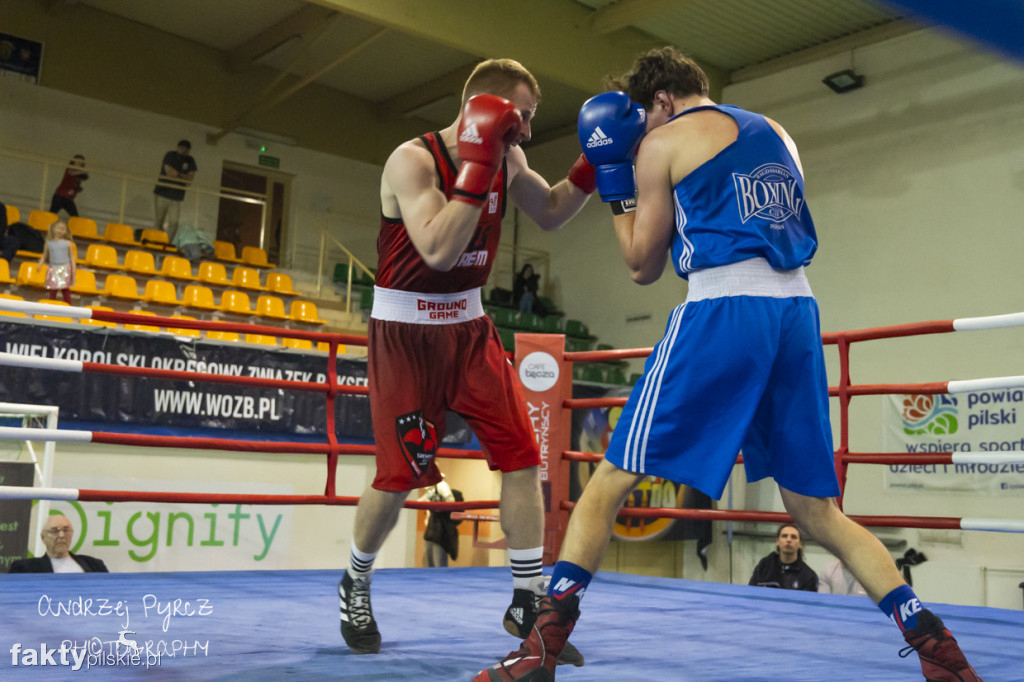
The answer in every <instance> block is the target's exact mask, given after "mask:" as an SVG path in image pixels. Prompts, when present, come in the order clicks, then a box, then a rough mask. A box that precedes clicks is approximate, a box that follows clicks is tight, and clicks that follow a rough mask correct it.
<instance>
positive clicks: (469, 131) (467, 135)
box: [459, 123, 484, 144]
mask: <svg viewBox="0 0 1024 682" xmlns="http://www.w3.org/2000/svg"><path fill="white" fill-rule="evenodd" d="M459 142H468V143H470V144H483V143H484V138H482V137H480V133H479V132H477V129H476V123H470V124H469V126H467V127H466V129H465V130H463V131H462V134H461V135H459Z"/></svg>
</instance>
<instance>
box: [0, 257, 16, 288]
mask: <svg viewBox="0 0 1024 682" xmlns="http://www.w3.org/2000/svg"><path fill="white" fill-rule="evenodd" d="M14 282H15V280H14V278H13V277H11V264H10V263H8V262H7V260H6V259H4V258H0V283H2V284H14Z"/></svg>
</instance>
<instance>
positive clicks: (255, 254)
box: [242, 246, 274, 268]
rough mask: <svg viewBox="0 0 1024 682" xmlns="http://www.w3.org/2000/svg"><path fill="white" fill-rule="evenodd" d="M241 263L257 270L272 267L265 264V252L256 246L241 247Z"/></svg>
mask: <svg viewBox="0 0 1024 682" xmlns="http://www.w3.org/2000/svg"><path fill="white" fill-rule="evenodd" d="M242 262H243V263H247V264H248V265H254V266H256V267H257V268H272V267H274V266H273V265H271V264H270V263H268V262H267V252H266V251H264V250H263V249H261V248H259V247H257V246H243V247H242Z"/></svg>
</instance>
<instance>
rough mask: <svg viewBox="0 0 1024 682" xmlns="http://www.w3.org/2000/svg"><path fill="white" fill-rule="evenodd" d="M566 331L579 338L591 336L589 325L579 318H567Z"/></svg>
mask: <svg viewBox="0 0 1024 682" xmlns="http://www.w3.org/2000/svg"><path fill="white" fill-rule="evenodd" d="M565 333H566V334H568V335H569V336H572V337H575V338H577V339H585V338H587V337H589V336H590V330H589V329H587V325H585V324H583V323H582V322H580V321H579V320H566V321H565Z"/></svg>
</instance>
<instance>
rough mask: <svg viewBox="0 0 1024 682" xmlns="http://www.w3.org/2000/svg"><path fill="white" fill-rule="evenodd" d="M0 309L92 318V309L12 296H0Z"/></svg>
mask: <svg viewBox="0 0 1024 682" xmlns="http://www.w3.org/2000/svg"><path fill="white" fill-rule="evenodd" d="M0 310H10V311H12V312H16V313H26V314H28V315H49V316H51V317H53V316H58V317H70V318H73V319H76V320H81V319H86V320H90V319H92V310H91V309H90V308H83V307H80V306H73V305H62V306H55V305H50V304H48V303H35V302H34V301H19V300H17V299H14V298H0Z"/></svg>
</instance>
